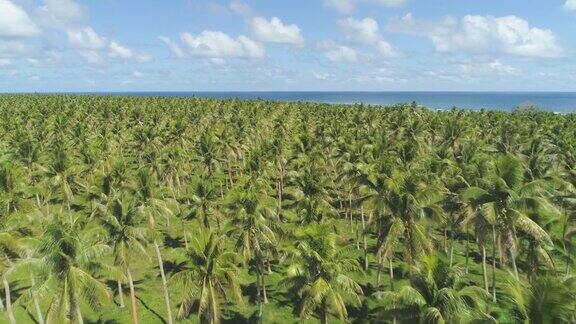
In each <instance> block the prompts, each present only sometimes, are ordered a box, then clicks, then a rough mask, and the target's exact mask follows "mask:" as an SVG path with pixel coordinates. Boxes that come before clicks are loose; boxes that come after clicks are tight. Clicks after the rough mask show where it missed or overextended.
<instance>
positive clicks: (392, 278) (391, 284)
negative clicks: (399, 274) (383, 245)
mask: <svg viewBox="0 0 576 324" xmlns="http://www.w3.org/2000/svg"><path fill="white" fill-rule="evenodd" d="M388 269H389V271H390V291H394V265H393V264H392V258H390V259H389V260H388Z"/></svg>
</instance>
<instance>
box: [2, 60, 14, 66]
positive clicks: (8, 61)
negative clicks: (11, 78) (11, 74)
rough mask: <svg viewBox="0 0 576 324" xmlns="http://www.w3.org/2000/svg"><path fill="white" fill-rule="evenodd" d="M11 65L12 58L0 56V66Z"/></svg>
mask: <svg viewBox="0 0 576 324" xmlns="http://www.w3.org/2000/svg"><path fill="white" fill-rule="evenodd" d="M8 65H12V60H10V59H7V58H0V67H4V66H8Z"/></svg>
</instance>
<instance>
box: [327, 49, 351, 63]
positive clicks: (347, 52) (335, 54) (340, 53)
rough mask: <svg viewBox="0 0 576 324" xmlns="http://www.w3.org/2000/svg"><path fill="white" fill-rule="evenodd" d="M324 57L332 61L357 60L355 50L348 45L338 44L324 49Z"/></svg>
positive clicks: (349, 61)
mask: <svg viewBox="0 0 576 324" xmlns="http://www.w3.org/2000/svg"><path fill="white" fill-rule="evenodd" d="M326 57H327V58H328V59H329V60H330V61H332V62H348V63H356V62H358V54H357V53H356V50H354V49H353V48H350V47H348V46H338V47H336V48H333V49H330V50H327V51H326Z"/></svg>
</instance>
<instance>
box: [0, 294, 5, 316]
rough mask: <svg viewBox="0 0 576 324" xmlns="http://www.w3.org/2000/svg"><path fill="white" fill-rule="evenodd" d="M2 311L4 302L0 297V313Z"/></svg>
mask: <svg viewBox="0 0 576 324" xmlns="http://www.w3.org/2000/svg"><path fill="white" fill-rule="evenodd" d="M3 311H4V301H3V300H2V296H0V312H3Z"/></svg>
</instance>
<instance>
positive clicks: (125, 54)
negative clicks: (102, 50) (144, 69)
mask: <svg viewBox="0 0 576 324" xmlns="http://www.w3.org/2000/svg"><path fill="white" fill-rule="evenodd" d="M108 56H110V57H112V58H118V59H124V60H135V61H138V62H148V61H150V60H151V59H152V58H151V57H150V56H149V55H148V54H143V53H136V52H134V51H132V50H131V49H129V48H128V47H126V46H124V45H122V44H120V43H118V42H115V41H112V42H110V44H108Z"/></svg>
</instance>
